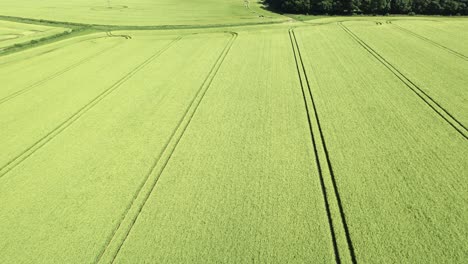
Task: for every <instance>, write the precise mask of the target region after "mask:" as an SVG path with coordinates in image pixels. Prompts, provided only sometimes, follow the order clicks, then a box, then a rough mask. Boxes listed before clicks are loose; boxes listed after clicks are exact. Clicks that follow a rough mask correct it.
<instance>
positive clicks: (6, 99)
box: [0, 42, 123, 105]
mask: <svg viewBox="0 0 468 264" xmlns="http://www.w3.org/2000/svg"><path fill="white" fill-rule="evenodd" d="M122 44H123V42H118V43H117V44H115V45H113V46H111V47H109V48H106V49H103V50H99V51H98V52H95V53H93V54H91V55H90V56H87V57H86V58H84V59H81V60H79V61H78V62H76V63H74V64H72V65H70V66H68V67H66V68H64V69H62V70H59V71H57V72H55V73H53V74H51V75H49V76H47V77H46V78H43V79H42V80H40V81H37V82H35V83H33V84H30V85H28V86H27V87H25V88H23V89H20V90H18V91H16V92H13V93H11V94H10V95H7V96H5V97H3V98H0V105H2V104H4V103H6V102H8V101H10V100H11V99H13V98H15V97H17V96H19V95H21V94H24V93H26V92H28V91H30V90H32V89H33V88H36V87H38V86H41V85H43V84H45V83H47V82H49V81H51V80H53V79H55V78H57V77H59V76H61V75H62V74H64V73H67V72H69V71H71V70H73V69H74V68H76V67H78V66H80V65H81V64H83V63H85V62H88V61H90V60H92V59H94V58H97V57H99V56H100V55H102V54H104V53H107V52H108V51H110V50H113V49H114V48H116V47H117V46H120V45H122Z"/></svg>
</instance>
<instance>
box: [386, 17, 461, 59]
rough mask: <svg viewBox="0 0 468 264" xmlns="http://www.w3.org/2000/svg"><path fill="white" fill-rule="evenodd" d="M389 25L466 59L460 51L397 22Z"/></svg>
mask: <svg viewBox="0 0 468 264" xmlns="http://www.w3.org/2000/svg"><path fill="white" fill-rule="evenodd" d="M391 25H392V26H394V27H396V28H398V29H399V30H401V31H403V32H405V33H407V34H410V35H413V36H414V37H417V38H419V39H421V40H424V41H426V42H427V43H429V44H432V45H434V46H436V47H438V48H441V49H443V50H445V51H448V52H450V53H452V55H455V56H457V57H460V58H461V59H463V60H465V61H468V57H467V56H465V55H463V54H462V53H460V52H458V51H455V50H453V49H451V48H449V47H446V46H444V45H442V44H439V43H437V42H435V41H433V40H431V39H428V38H426V37H424V36H423V35H420V34H418V33H416V32H413V31H411V30H409V29H407V28H404V27H402V26H400V25H397V24H394V23H391Z"/></svg>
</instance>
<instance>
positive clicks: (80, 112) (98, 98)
mask: <svg viewBox="0 0 468 264" xmlns="http://www.w3.org/2000/svg"><path fill="white" fill-rule="evenodd" d="M181 38H182V37H181V36H179V37H178V38H176V39H175V40H173V41H172V42H170V43H169V44H167V45H166V46H165V47H163V48H162V49H159V50H158V51H157V52H156V53H154V54H153V55H151V56H150V57H149V58H148V59H146V60H145V61H143V62H142V63H141V64H139V65H138V66H136V67H135V68H134V69H132V70H131V71H130V72H128V73H127V74H125V75H124V76H123V77H122V78H120V79H119V80H118V81H116V82H115V83H114V84H113V85H111V86H110V87H109V88H107V89H105V90H104V91H103V92H101V93H100V94H99V95H97V96H96V97H94V98H93V99H92V100H91V101H89V102H88V103H87V104H85V105H84V106H83V107H81V108H80V109H78V111H76V112H75V113H74V114H72V115H71V116H70V117H68V118H67V119H66V120H65V121H63V122H62V123H61V124H59V125H58V126H57V127H55V128H54V129H53V130H51V131H50V132H49V133H47V134H46V135H45V136H43V137H42V138H41V139H39V140H38V141H36V142H35V143H34V144H33V145H31V146H30V147H28V148H27V149H26V150H24V151H23V152H21V153H20V154H19V155H17V156H16V157H14V158H13V159H11V160H10V161H9V162H7V163H6V164H5V165H3V166H2V167H1V168H0V179H1V178H2V177H3V176H5V174H7V173H8V172H10V171H11V170H12V169H14V168H15V167H16V166H18V165H19V164H21V163H22V162H23V161H24V160H26V159H27V158H29V157H30V156H31V155H32V154H34V153H35V152H36V151H37V150H38V149H40V148H42V147H43V146H44V145H46V144H47V143H48V142H49V141H51V140H52V139H53V138H55V137H56V136H57V135H59V134H60V133H61V132H62V131H64V130H65V129H66V128H68V127H69V126H70V125H72V124H73V123H74V122H75V121H76V120H78V119H79V118H80V117H81V116H83V115H84V114H85V113H86V112H88V111H89V110H91V109H92V108H93V107H94V106H95V105H97V104H98V103H99V102H100V101H102V100H103V99H104V98H106V97H107V96H108V95H109V94H111V93H112V92H113V91H115V90H116V89H117V88H119V87H120V86H121V85H122V84H123V83H125V82H126V81H127V80H129V79H130V78H131V77H133V76H134V75H135V74H136V73H137V72H138V71H140V70H141V69H142V68H144V67H145V66H146V65H148V64H149V63H151V62H152V61H153V60H154V59H156V58H157V57H159V56H160V55H161V54H162V53H164V52H165V51H166V50H167V49H169V48H170V47H171V46H172V45H173V44H174V43H176V42H177V41H179V40H180V39H181Z"/></svg>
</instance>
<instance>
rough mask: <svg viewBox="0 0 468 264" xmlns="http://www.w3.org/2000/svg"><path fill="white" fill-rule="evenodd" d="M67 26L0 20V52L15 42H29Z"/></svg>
mask: <svg viewBox="0 0 468 264" xmlns="http://www.w3.org/2000/svg"><path fill="white" fill-rule="evenodd" d="M66 30H67V29H65V28H58V27H46V26H40V25H31V24H24V23H15V22H10V21H2V20H0V52H1V51H2V50H3V49H5V48H7V47H10V46H13V45H15V44H22V43H27V42H30V41H32V40H38V39H41V38H44V37H50V36H53V35H55V34H59V33H62V32H64V31H66Z"/></svg>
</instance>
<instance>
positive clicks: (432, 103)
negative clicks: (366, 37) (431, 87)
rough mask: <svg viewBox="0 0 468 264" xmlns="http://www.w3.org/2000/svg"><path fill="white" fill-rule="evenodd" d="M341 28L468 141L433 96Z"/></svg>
mask: <svg viewBox="0 0 468 264" xmlns="http://www.w3.org/2000/svg"><path fill="white" fill-rule="evenodd" d="M338 24H339V25H340V26H341V28H342V29H343V30H344V31H345V32H346V33H347V34H348V35H349V36H350V37H351V38H352V39H353V40H355V41H356V42H357V43H358V44H359V45H361V47H363V48H364V49H365V50H366V51H367V52H369V53H370V54H371V55H372V56H373V57H374V58H375V59H377V61H379V62H380V63H381V64H383V65H384V66H385V67H386V68H387V69H388V70H390V72H392V73H393V74H394V75H395V76H396V77H397V78H398V79H399V80H400V81H401V82H402V83H403V84H405V85H406V87H408V88H409V89H410V90H411V91H413V93H414V94H416V95H417V96H418V97H419V98H420V99H421V100H422V101H423V102H424V103H425V104H426V105H427V106H428V107H430V108H431V109H432V110H433V111H434V112H436V113H437V114H438V115H439V116H440V117H441V118H442V119H444V120H445V121H446V122H447V123H448V124H449V125H450V126H452V127H453V128H454V129H455V130H456V131H457V132H458V133H459V134H460V135H461V136H462V137H463V138H465V139H468V129H467V128H466V127H465V126H464V125H463V124H462V123H461V122H460V121H458V120H457V119H456V118H455V117H454V116H453V115H452V114H450V112H449V111H447V110H446V109H445V108H444V107H442V106H441V105H440V104H439V103H438V102H437V101H435V100H434V99H433V98H432V97H431V96H429V95H428V94H427V93H426V92H424V90H423V89H421V88H420V87H419V86H418V85H416V84H415V83H414V82H413V81H411V80H410V79H409V78H408V77H406V76H405V75H404V74H403V73H401V72H400V71H399V70H398V69H397V68H396V67H395V66H393V65H392V64H391V63H390V62H388V61H387V60H386V59H385V58H384V57H382V56H381V55H380V54H379V53H378V52H377V51H375V50H374V49H373V48H372V47H371V46H369V45H368V44H367V43H365V42H364V41H363V40H362V39H361V38H359V37H358V36H357V35H356V34H354V33H353V32H352V31H351V30H350V29H349V28H348V27H346V26H345V25H343V23H338Z"/></svg>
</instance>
